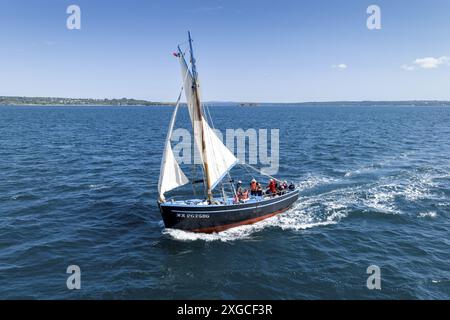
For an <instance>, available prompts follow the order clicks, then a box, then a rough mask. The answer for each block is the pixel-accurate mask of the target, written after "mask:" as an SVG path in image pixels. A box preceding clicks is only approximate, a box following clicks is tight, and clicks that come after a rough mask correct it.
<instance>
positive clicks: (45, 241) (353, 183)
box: [0, 105, 450, 299]
mask: <svg viewBox="0 0 450 320" xmlns="http://www.w3.org/2000/svg"><path fill="white" fill-rule="evenodd" d="M172 110H173V109H172V108H171V107H0V298H1V299H15V298H19V299H28V298H30V299H80V298H81V299H206V298H209V299H449V298H450V237H449V235H450V108H446V107H404V106H395V105H392V106H384V107H362V106H361V107H338V106H262V107H212V108H210V111H211V115H212V117H213V119H214V125H215V126H216V127H217V128H219V129H226V128H242V129H249V128H257V129H258V128H267V129H271V128H279V129H280V170H279V173H278V174H277V177H282V178H285V179H286V180H292V181H294V182H295V183H296V185H298V187H299V188H300V190H301V191H300V199H299V201H298V202H297V203H296V204H295V206H294V207H293V208H292V209H290V210H288V211H287V212H285V213H283V214H281V215H278V216H276V217H273V218H271V219H269V220H265V221H262V222H260V223H257V224H255V225H251V226H242V227H238V228H235V229H230V230H228V231H225V232H222V233H219V234H211V235H201V234H194V233H189V232H182V231H176V230H164V227H163V224H162V221H161V216H160V213H159V211H158V207H157V204H156V200H157V182H158V176H159V168H160V160H161V154H162V149H163V145H164V139H165V135H166V130H167V126H168V123H169V119H170V116H171V112H172ZM180 113H181V114H180V117H179V119H178V122H177V125H178V126H184V127H187V125H188V118H187V111H186V109H184V108H183V109H182V110H180ZM232 174H233V176H234V177H236V178H238V177H239V176H240V175H241V174H245V171H243V170H242V169H241V168H236V169H235V170H234V171H233V172H232ZM69 265H78V266H79V267H80V268H81V289H80V290H68V289H67V286H66V280H67V278H68V276H69V274H67V273H66V269H67V267H68V266H69ZM370 265H377V266H379V267H380V270H381V290H369V289H368V288H367V286H366V281H367V278H368V277H369V274H367V272H366V271H367V268H368V267H369V266H370Z"/></svg>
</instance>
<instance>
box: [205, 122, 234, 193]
mask: <svg viewBox="0 0 450 320" xmlns="http://www.w3.org/2000/svg"><path fill="white" fill-rule="evenodd" d="M203 134H204V136H205V141H206V146H207V148H206V151H205V153H206V158H207V159H208V178H209V181H210V182H211V189H214V188H215V187H216V186H217V184H218V183H219V182H220V181H221V180H222V179H223V178H224V176H225V175H226V174H227V172H228V171H230V170H231V168H233V167H234V166H235V165H236V164H237V163H238V159H236V157H235V156H234V154H233V153H232V152H231V151H230V149H228V148H227V147H226V146H225V145H224V144H223V142H222V141H221V140H220V139H219V137H218V136H217V135H216V133H215V132H214V130H213V129H212V128H211V127H210V126H209V124H208V122H206V120H205V119H204V120H203Z"/></svg>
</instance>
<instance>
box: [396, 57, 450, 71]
mask: <svg viewBox="0 0 450 320" xmlns="http://www.w3.org/2000/svg"><path fill="white" fill-rule="evenodd" d="M441 66H450V57H448V56H442V57H438V58H435V57H425V58H417V59H416V60H414V62H413V65H406V64H404V65H403V66H402V69H403V70H406V71H412V70H415V69H416V68H421V69H428V70H430V69H437V68H439V67H441Z"/></svg>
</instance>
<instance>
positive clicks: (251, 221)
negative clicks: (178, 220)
mask: <svg viewBox="0 0 450 320" xmlns="http://www.w3.org/2000/svg"><path fill="white" fill-rule="evenodd" d="M289 208H290V207H287V208H284V209H282V210H278V211H275V212H272V213H269V214H266V215H264V216H261V217H256V218H252V219H248V220H243V221H241V222H235V223H230V224H224V225H223V226H216V227H210V228H203V229H194V230H191V231H192V232H198V233H213V232H221V231H224V230H227V229H230V228H235V227H239V226H243V225H248V224H254V223H256V222H259V221H261V220H264V219H268V218H270V217H273V216H276V215H277V214H280V213H282V212H284V211H286V210H288V209H289Z"/></svg>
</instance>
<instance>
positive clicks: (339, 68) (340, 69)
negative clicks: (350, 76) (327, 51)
mask: <svg viewBox="0 0 450 320" xmlns="http://www.w3.org/2000/svg"><path fill="white" fill-rule="evenodd" d="M331 68H333V69H337V70H339V71H342V70H345V69H347V68H348V66H347V65H346V64H345V63H340V64H333V65H332V66H331Z"/></svg>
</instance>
